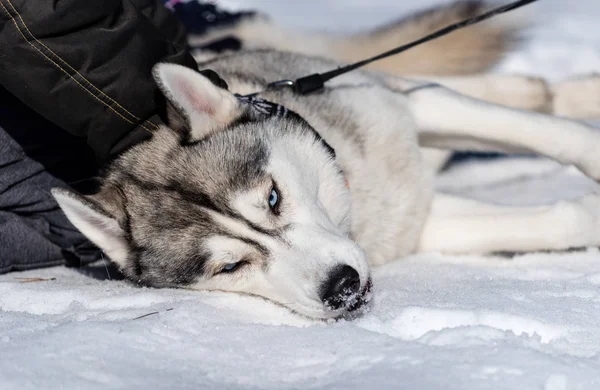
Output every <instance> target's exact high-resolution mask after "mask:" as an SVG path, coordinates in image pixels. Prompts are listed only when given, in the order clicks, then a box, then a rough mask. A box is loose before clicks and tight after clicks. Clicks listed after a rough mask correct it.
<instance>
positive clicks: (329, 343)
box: [0, 0, 600, 390]
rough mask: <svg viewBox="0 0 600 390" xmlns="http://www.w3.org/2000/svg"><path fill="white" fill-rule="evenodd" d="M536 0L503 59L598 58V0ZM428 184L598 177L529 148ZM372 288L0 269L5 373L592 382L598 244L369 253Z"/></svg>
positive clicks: (558, 389) (380, 4)
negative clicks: (226, 285) (234, 285)
mask: <svg viewBox="0 0 600 390" xmlns="http://www.w3.org/2000/svg"><path fill="white" fill-rule="evenodd" d="M440 2H441V1H432V0H427V1H414V2H409V1H404V2H402V1H398V0H378V1H371V2H367V1H365V0H360V1H359V0H352V1H348V0H335V1H334V0H322V1H319V2H316V1H305V2H294V3H290V2H287V1H275V0H252V1H249V0H245V1H244V2H243V5H244V6H245V7H257V8H261V9H269V10H270V13H271V14H273V15H274V16H275V17H276V18H277V19H278V20H281V21H282V23H286V24H289V25H295V26H298V27H303V28H319V29H321V28H325V27H329V28H331V26H330V24H331V20H332V19H334V18H335V20H336V26H337V28H339V29H341V30H344V29H346V30H348V29H353V28H363V27H368V26H371V25H375V24H377V23H381V22H383V21H387V20H389V19H390V15H393V16H394V17H395V16H400V15H402V14H403V13H404V12H407V11H409V10H413V9H416V8H418V7H419V6H426V5H431V4H434V3H440ZM235 3H236V1H235V0H227V1H223V4H224V5H230V6H232V7H233V6H236V4H235ZM237 3H238V5H239V4H241V3H242V2H240V1H238V2H237ZM567 3H568V4H567ZM535 7H537V10H536V12H535V14H536V15H539V16H540V19H542V18H543V22H540V24H539V25H538V26H536V27H535V28H533V29H532V30H531V31H530V34H531V36H532V37H533V40H532V42H531V43H530V44H527V45H525V46H524V48H523V49H522V50H521V51H520V52H518V53H515V54H514V55H512V56H510V57H509V58H507V60H506V61H505V63H504V64H503V65H502V66H501V67H500V68H499V71H503V72H516V71H519V72H524V73H531V74H541V75H543V76H546V77H550V78H553V79H557V78H564V77H568V76H570V75H573V74H576V73H579V72H590V71H596V72H598V71H600V35H599V34H597V33H596V32H597V27H596V20H597V18H598V16H599V15H600V3H599V2H598V1H594V0H589V1H582V0H579V1H577V2H566V1H564V0H562V1H561V0H544V1H542V2H540V3H539V4H538V5H536V6H535ZM316 8H319V12H317V13H312V11H314V10H315V9H316ZM338 20H339V25H337V23H338V22H337V21H338ZM438 186H439V187H440V188H441V189H443V190H445V191H448V192H452V193H458V194H465V195H469V196H471V197H475V198H478V199H482V200H493V201H496V202H501V203H506V204H540V203H550V202H553V201H556V200H558V199H562V198H572V197H576V196H579V195H581V194H585V193H587V192H590V191H597V190H598V185H597V184H596V183H594V182H592V181H590V180H588V179H586V178H584V177H583V176H582V175H581V174H580V173H579V172H577V171H576V170H575V169H574V168H569V167H561V166H559V165H558V164H555V163H553V162H550V161H547V160H542V159H528V158H519V159H517V158H514V159H510V160H501V161H490V162H478V163H468V164H463V165H460V166H455V167H454V168H453V169H451V170H450V171H449V172H447V173H445V174H444V175H443V176H442V177H441V178H440V180H439V182H438ZM112 276H113V277H114V274H112ZM23 278H42V279H44V280H41V281H39V280H38V281H29V280H27V279H23ZM374 289H375V298H374V299H375V302H374V305H373V307H372V309H371V311H370V312H369V313H367V314H366V315H365V316H363V317H362V318H359V319H357V320H355V321H339V322H335V323H322V322H318V323H315V322H312V321H310V320H307V319H304V318H301V317H298V316H296V315H293V314H291V313H289V312H288V311H287V310H285V309H284V308H282V307H279V306H275V305H273V304H271V303H269V302H267V301H264V300H262V299H258V298H252V297H247V296H239V295H235V294H226V293H217V292H213V293H201V292H193V291H185V290H168V289H164V290H157V289H147V288H137V287H134V286H132V285H130V284H128V283H126V282H124V281H117V280H109V279H108V278H107V270H106V269H105V267H104V265H103V264H99V265H98V266H97V267H95V268H92V269H85V270H77V269H67V268H51V269H44V270H36V271H29V272H22V273H12V274H8V275H3V276H0V389H3V390H4V389H7V390H8V389H23V390H26V389H56V388H61V389H83V388H85V389H108V388H110V389H146V388H152V389H171V388H180V389H199V388H211V389H213V388H219V389H229V388H261V389H288V388H314V389H321V388H339V389H363V388H365V387H373V388H411V389H467V388H472V389H545V390H567V389H598V388H600V254H599V253H598V250H596V249H590V250H587V251H583V252H571V253H554V254H527V255H523V256H519V257H515V258H512V259H509V258H502V257H466V256H460V257H458V256H442V255H437V254H427V255H416V256H412V257H409V258H407V259H402V260H399V261H395V262H392V263H390V264H387V265H386V266H383V267H380V268H378V269H375V270H374ZM151 313H153V314H151ZM147 314H150V315H147ZM145 315H147V316H145ZM142 316H145V317H142ZM140 317H141V318H140Z"/></svg>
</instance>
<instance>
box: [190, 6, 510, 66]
mask: <svg viewBox="0 0 600 390" xmlns="http://www.w3.org/2000/svg"><path fill="white" fill-rule="evenodd" d="M489 8H491V7H490V4H488V2H486V1H481V0H475V1H457V2H454V3H451V4H448V5H442V6H437V7H434V8H431V9H429V10H426V11H422V12H418V13H415V14H413V15H409V16H407V17H404V18H402V19H400V20H398V21H396V22H393V23H390V24H388V25H386V26H384V27H381V28H377V29H375V30H373V31H366V32H363V33H357V34H353V35H334V34H324V33H313V34H309V33H306V32H302V33H299V32H296V31H291V30H287V29H284V28H282V27H280V26H277V25H275V24H274V23H272V22H271V21H269V20H266V19H264V18H254V19H251V20H247V21H244V22H242V23H241V24H239V25H236V26H233V27H231V28H227V29H219V30H217V31H212V32H210V33H209V34H207V35H205V36H202V37H197V38H192V44H194V43H196V44H197V43H199V42H200V41H210V40H212V39H216V38H219V37H225V36H228V35H232V34H233V35H235V36H239V37H240V38H241V40H242V41H243V42H244V48H245V49H275V50H283V51H292V52H297V53H302V54H306V55H313V56H318V57H323V58H331V59H334V60H337V61H341V62H356V61H359V60H362V59H364V58H367V57H370V56H373V55H376V54H380V53H383V52H385V51H388V50H391V49H393V48H395V47H398V46H400V45H403V44H406V43H409V42H411V41H414V40H416V39H419V38H422V37H424V36H425V35H427V34H430V33H432V32H434V31H437V30H439V29H441V28H443V27H446V26H448V25H450V24H453V23H456V22H460V21H462V20H465V19H469V18H472V17H474V16H477V15H480V14H482V13H483V12H485V11H486V10H488V9H489ZM518 12H519V11H518ZM520 27H521V24H520V23H519V18H518V17H515V14H514V13H512V14H510V15H506V16H499V17H496V18H495V19H494V20H491V21H486V22H483V23H480V24H476V25H472V26H469V27H466V28H464V29H461V30H458V31H455V32H453V33H452V34H450V35H447V36H445V37H442V38H439V39H436V40H434V41H430V42H428V43H427V44H425V45H422V46H418V47H415V48H413V49H410V50H408V51H406V52H404V53H402V55H398V56H393V57H390V58H387V59H385V60H381V61H377V62H375V63H373V64H371V65H370V66H369V67H370V69H373V70H381V71H385V72H388V73H392V74H396V75H404V76H450V75H468V74H477V73H484V72H486V71H487V70H489V69H490V68H492V67H493V66H494V65H495V64H497V63H498V62H499V61H500V60H501V59H502V57H503V56H504V55H505V54H506V53H507V52H509V51H510V50H511V49H512V48H513V47H514V46H515V44H516V43H517V38H518V34H519V31H520ZM198 55H200V56H202V57H203V58H208V57H205V56H207V55H208V54H204V53H198ZM208 56H212V55H208Z"/></svg>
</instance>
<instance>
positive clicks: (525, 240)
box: [419, 194, 600, 254]
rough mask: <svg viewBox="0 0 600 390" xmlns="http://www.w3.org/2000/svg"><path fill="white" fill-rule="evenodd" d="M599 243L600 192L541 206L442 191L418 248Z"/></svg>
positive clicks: (480, 249) (470, 250) (478, 250)
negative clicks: (500, 203)
mask: <svg viewBox="0 0 600 390" xmlns="http://www.w3.org/2000/svg"><path fill="white" fill-rule="evenodd" d="M599 245H600V195H599V194H590V195H586V196H584V197H582V198H579V199H577V200H574V201H561V202H559V203H556V204H553V205H548V206H538V207H507V206H497V205H492V204H487V203H482V202H478V201H474V200H470V199H464V198H458V197H454V196H451V195H444V194H437V195H436V196H435V198H434V200H433V204H432V208H431V212H430V214H429V217H428V219H427V221H426V222H425V227H424V228H423V232H422V234H421V239H420V242H419V252H444V253H456V254H485V253H493V252H529V251H536V250H565V249H570V248H581V247H589V246H599Z"/></svg>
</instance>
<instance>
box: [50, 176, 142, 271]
mask: <svg viewBox="0 0 600 390" xmlns="http://www.w3.org/2000/svg"><path fill="white" fill-rule="evenodd" d="M52 195H53V196H54V199H56V201H57V202H58V205H59V206H60V208H61V209H62V210H63V212H64V213H65V215H66V216H67V218H69V221H71V223H72V224H73V225H75V227H76V228H77V229H79V231H80V232H81V233H83V235H84V236H86V237H87V238H88V239H89V240H90V241H92V242H93V243H94V244H96V246H98V247H99V248H100V249H102V250H103V251H104V253H106V254H107V255H108V257H110V259H111V260H112V261H114V262H115V263H116V264H117V265H118V266H119V267H120V268H121V269H125V268H126V263H127V259H128V257H129V253H130V251H129V246H128V245H127V241H126V239H125V231H124V230H123V228H122V227H121V226H120V224H119V222H118V220H117V217H116V216H113V215H111V214H109V213H108V212H107V211H106V210H105V209H104V208H103V207H102V206H101V205H100V204H99V202H97V201H95V200H94V197H86V196H82V195H79V194H76V193H75V192H72V191H69V190H65V189H62V188H54V189H52Z"/></svg>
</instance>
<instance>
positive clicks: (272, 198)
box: [269, 188, 279, 209]
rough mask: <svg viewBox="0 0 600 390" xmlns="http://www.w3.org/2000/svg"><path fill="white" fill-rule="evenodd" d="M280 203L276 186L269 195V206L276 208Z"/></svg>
mask: <svg viewBox="0 0 600 390" xmlns="http://www.w3.org/2000/svg"><path fill="white" fill-rule="evenodd" d="M278 204H279V194H278V193H277V190H276V189H275V188H273V189H272V190H271V194H270V195H269V206H270V207H271V209H275V208H276V207H277V205H278Z"/></svg>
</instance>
